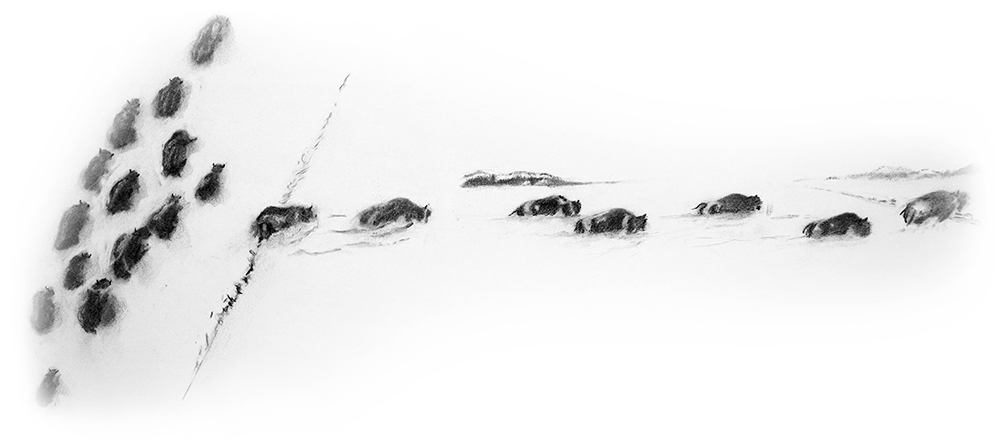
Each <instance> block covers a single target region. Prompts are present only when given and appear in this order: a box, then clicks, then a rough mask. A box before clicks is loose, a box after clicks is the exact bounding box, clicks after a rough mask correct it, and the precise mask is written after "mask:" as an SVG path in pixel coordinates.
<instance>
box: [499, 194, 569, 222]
mask: <svg viewBox="0 0 1000 447" xmlns="http://www.w3.org/2000/svg"><path fill="white" fill-rule="evenodd" d="M581 208H582V205H580V201H579V200H573V201H570V200H569V199H567V198H566V197H565V196H548V197H545V198H543V199H537V200H529V201H527V202H524V203H522V204H521V205H520V206H518V207H517V209H515V210H514V211H513V212H511V213H510V214H509V216H513V215H515V214H516V215H518V216H555V215H556V214H557V213H560V212H561V213H562V214H563V216H567V217H569V216H576V215H579V214H580V209H581Z"/></svg>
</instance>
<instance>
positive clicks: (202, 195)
mask: <svg viewBox="0 0 1000 447" xmlns="http://www.w3.org/2000/svg"><path fill="white" fill-rule="evenodd" d="M225 167H226V165H224V164H218V163H217V164H213V165H212V171H211V172H209V173H208V174H205V177H203V178H202V179H201V181H200V182H198V187H197V188H195V190H194V196H195V198H197V199H198V200H200V201H202V202H207V201H209V200H212V199H214V198H215V196H217V195H218V194H219V189H220V188H221V187H222V169H223V168H225Z"/></svg>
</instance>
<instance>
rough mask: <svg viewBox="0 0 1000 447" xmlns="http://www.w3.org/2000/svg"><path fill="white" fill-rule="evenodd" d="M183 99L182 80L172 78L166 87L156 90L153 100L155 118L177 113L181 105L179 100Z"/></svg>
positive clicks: (168, 116)
mask: <svg viewBox="0 0 1000 447" xmlns="http://www.w3.org/2000/svg"><path fill="white" fill-rule="evenodd" d="M182 99H184V81H182V80H181V78H176V77H175V78H172V79H170V83H169V84H167V86H166V87H163V88H161V89H160V91H158V92H156V99H155V100H154V101H153V106H154V107H155V109H156V110H155V113H154V114H155V115H156V117H157V118H170V117H172V116H174V114H175V113H177V109H179V108H180V107H181V100H182Z"/></svg>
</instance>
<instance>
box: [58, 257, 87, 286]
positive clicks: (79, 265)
mask: <svg viewBox="0 0 1000 447" xmlns="http://www.w3.org/2000/svg"><path fill="white" fill-rule="evenodd" d="M88 267H90V253H87V252H83V253H80V254H78V255H76V256H73V258H71V259H70V260H69V263H68V264H66V272H65V273H64V274H63V287H64V288H66V290H76V288H77V287H80V286H82V285H83V282H84V280H86V279H87V278H86V276H87V268H88Z"/></svg>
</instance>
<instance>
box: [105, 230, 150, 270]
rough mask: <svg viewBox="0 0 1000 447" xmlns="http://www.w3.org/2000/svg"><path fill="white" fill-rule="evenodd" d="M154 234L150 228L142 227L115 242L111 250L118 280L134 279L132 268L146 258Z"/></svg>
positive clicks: (112, 263) (112, 265)
mask: <svg viewBox="0 0 1000 447" xmlns="http://www.w3.org/2000/svg"><path fill="white" fill-rule="evenodd" d="M150 236H152V233H151V232H150V231H149V229H148V228H146V227H142V228H139V229H137V230H135V231H133V232H132V233H131V234H123V235H121V236H118V239H117V240H115V245H114V247H113V248H112V249H111V259H112V261H111V270H112V271H113V272H114V274H115V277H116V278H118V279H123V280H128V279H129V278H131V277H132V268H134V267H135V266H136V265H137V264H139V261H141V260H142V258H143V257H144V256H146V252H147V251H149V244H147V243H146V241H148V240H149V238H150Z"/></svg>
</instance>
